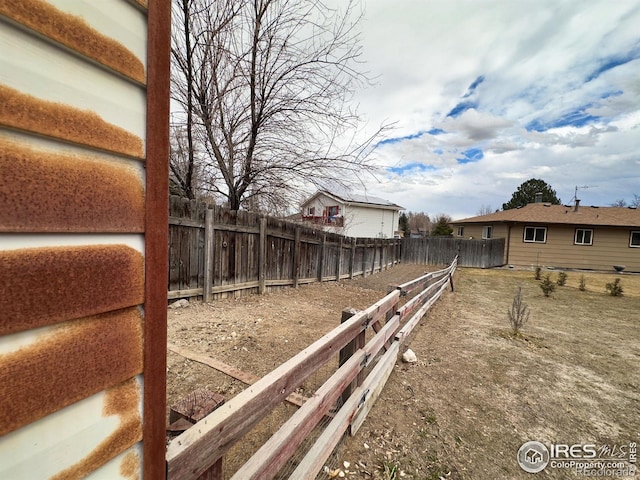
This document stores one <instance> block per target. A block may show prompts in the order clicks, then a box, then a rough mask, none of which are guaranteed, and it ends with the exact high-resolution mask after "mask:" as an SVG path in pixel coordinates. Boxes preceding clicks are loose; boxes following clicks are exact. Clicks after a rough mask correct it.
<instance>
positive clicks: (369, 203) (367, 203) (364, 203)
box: [303, 190, 404, 210]
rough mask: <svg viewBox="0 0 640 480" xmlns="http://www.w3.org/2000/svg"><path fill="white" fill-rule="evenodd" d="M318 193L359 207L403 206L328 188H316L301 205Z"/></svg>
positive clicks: (398, 207)
mask: <svg viewBox="0 0 640 480" xmlns="http://www.w3.org/2000/svg"><path fill="white" fill-rule="evenodd" d="M319 195H326V196H328V197H331V198H333V199H334V200H336V201H338V202H341V203H344V204H347V205H358V206H361V207H378V208H386V209H391V210H404V207H401V206H400V205H396V204H395V203H392V202H390V201H388V200H384V199H382V198H379V197H373V196H371V195H366V194H365V195H360V194H355V193H344V194H342V193H341V194H340V195H338V194H336V193H333V192H329V191H328V190H318V191H317V192H316V193H315V194H314V195H312V196H311V197H310V198H309V199H307V200H306V201H305V202H304V203H303V205H306V204H307V203H309V202H311V201H312V200H314V199H315V198H317V197H318V196H319Z"/></svg>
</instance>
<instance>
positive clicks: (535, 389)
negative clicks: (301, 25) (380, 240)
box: [168, 265, 640, 480]
mask: <svg viewBox="0 0 640 480" xmlns="http://www.w3.org/2000/svg"><path fill="white" fill-rule="evenodd" d="M423 272H424V267H422V269H421V268H420V267H416V266H408V265H405V266H398V267H395V268H393V269H390V270H388V271H386V272H383V273H382V274H377V275H374V276H371V277H368V278H365V279H358V280H353V281H346V282H341V283H339V284H336V283H329V284H322V285H319V284H317V285H309V286H304V287H301V288H300V289H298V290H285V291H283V292H279V293H274V294H270V295H267V296H264V297H258V296H252V297H243V298H240V299H237V300H233V299H230V300H224V301H219V302H215V303H213V304H210V305H198V304H196V305H193V306H191V307H188V308H186V309H183V310H171V311H170V316H169V319H170V325H169V336H170V339H171V341H173V342H175V343H178V344H180V345H182V346H184V347H187V348H190V349H193V350H194V351H198V352H200V353H205V354H208V355H210V356H214V357H216V358H219V359H221V360H223V361H226V362H227V363H230V364H232V365H234V366H236V367H239V368H241V369H244V370H246V371H248V372H251V373H256V374H260V375H263V374H265V373H267V372H268V371H270V370H271V369H273V368H274V367H275V366H277V365H278V364H279V363H281V362H282V361H284V360H286V359H287V358H289V357H291V356H292V355H293V354H295V353H297V352H298V351H299V350H300V349H302V348H304V347H305V346H307V345H309V344H310V343H312V342H313V341H314V340H315V339H317V338H318V337H319V336H320V335H322V334H323V333H325V332H326V331H328V330H330V329H331V328H333V327H335V326H336V325H337V323H338V322H339V317H340V311H341V310H342V309H343V308H345V307H348V306H354V307H357V308H364V307H366V306H368V305H370V304H371V303H373V301H375V300H377V299H379V298H381V297H382V296H383V295H384V294H385V293H386V286H387V284H389V283H401V282H402V281H406V280H409V279H411V278H415V277H416V276H418V275H420V274H421V273H423ZM580 275H582V273H580V272H568V281H567V285H566V286H564V287H557V288H556V291H555V292H554V293H553V294H552V296H551V297H550V298H545V297H544V296H543V294H542V290H541V289H540V288H539V286H538V282H537V281H535V279H534V274H533V271H514V270H477V269H459V270H458V272H457V273H456V277H455V286H456V291H455V292H453V293H452V292H447V293H445V295H444V297H443V298H442V299H441V300H440V301H439V302H438V303H437V304H436V305H435V307H434V309H433V310H432V312H431V313H430V314H429V315H428V316H427V317H425V318H424V319H423V320H422V322H421V325H420V326H418V327H417V329H416V331H415V334H414V335H413V337H412V338H411V339H410V347H411V348H412V349H413V350H414V351H415V352H416V354H417V356H418V359H419V361H418V363H417V364H412V365H406V364H402V363H398V364H397V365H396V367H395V369H394V372H393V373H392V375H391V377H390V379H389V382H388V383H387V387H386V388H385V390H384V391H383V393H382V395H381V397H380V399H379V400H378V402H377V403H376V405H375V406H374V408H373V409H372V411H371V413H370V415H369V417H368V419H367V421H366V422H365V424H364V426H363V427H362V428H361V430H360V431H359V432H358V434H357V436H355V437H351V438H348V439H347V440H346V442H345V444H344V445H343V446H342V447H341V449H340V450H339V451H338V452H337V457H336V458H335V459H333V462H334V463H333V465H334V466H335V465H338V466H340V465H342V462H343V461H349V462H350V464H351V469H350V471H351V472H353V474H350V475H348V478H353V479H374V480H375V479H389V478H391V477H390V475H391V473H390V472H393V471H395V472H396V475H397V477H396V478H397V480H400V479H401V478H406V479H419V480H425V479H436V480H437V479H439V478H440V477H442V478H445V479H456V478H464V479H479V480H484V479H517V478H529V479H530V478H533V477H532V475H531V474H526V473H524V472H523V471H522V470H521V469H520V467H519V466H518V464H517V461H516V452H517V450H518V448H519V447H520V446H521V445H522V443H524V442H525V441H528V440H540V441H543V442H546V443H550V442H566V443H579V442H593V443H600V444H601V443H609V444H614V443H618V444H620V443H622V442H628V441H631V440H634V441H636V442H637V441H639V440H640V438H638V436H639V432H640V376H639V375H638V371H639V368H638V367H640V308H639V307H640V275H628V274H623V275H617V274H613V273H612V274H598V273H591V272H589V273H584V275H585V280H586V286H587V291H584V292H582V291H580V290H579V289H578V286H579V281H580ZM616 277H619V278H621V279H622V286H623V288H624V291H625V293H624V296H622V297H617V298H615V297H611V296H609V295H608V294H607V293H606V291H605V284H606V283H608V282H611V281H612V280H613V279H614V278H616ZM552 278H553V279H554V280H555V279H556V278H557V272H552ZM518 286H522V291H523V295H524V300H525V302H526V303H528V304H529V306H530V308H531V318H530V321H529V324H528V325H526V326H525V327H524V329H523V330H522V336H520V337H514V336H513V335H511V333H510V328H509V323H508V320H507V309H508V307H509V306H510V305H511V302H512V300H513V296H514V295H515V294H516V292H517V288H518ZM168 381H169V385H168V387H169V392H168V393H169V401H170V403H171V401H174V400H175V399H177V398H179V397H180V396H181V395H183V394H186V393H188V392H189V391H190V390H193V389H194V388H197V387H201V386H203V387H207V388H210V389H212V390H214V391H218V392H220V393H222V394H224V395H225V396H226V397H227V398H230V397H231V396H233V395H234V394H235V393H237V392H238V391H240V390H242V389H243V388H244V386H242V385H241V384H240V382H238V381H236V380H233V379H230V378H229V377H225V376H224V375H223V374H220V373H218V372H215V371H213V370H212V369H209V368H207V367H204V366H202V365H199V364H197V363H195V362H190V361H188V360H186V359H184V358H182V357H179V356H177V355H175V354H169V371H168ZM304 393H306V394H309V393H310V391H305V392H304ZM282 408H283V409H287V412H281V413H283V414H285V413H286V415H288V414H290V412H289V410H290V409H291V408H293V407H282ZM286 415H285V416H286ZM279 421H280V420H278V419H273V420H270V419H267V420H266V426H265V427H264V430H265V431H269V432H270V433H274V431H275V430H276V429H277V425H278V424H279ZM250 443H252V442H251V441H248V440H247V441H244V442H242V443H241V444H240V445H239V446H238V449H236V450H234V451H233V452H232V453H231V455H230V458H228V459H227V460H226V462H227V463H226V464H227V467H228V469H227V472H228V473H227V475H229V472H230V471H233V466H234V464H237V463H238V462H241V461H242V460H241V457H243V456H244V453H246V452H244V450H249V449H250V448H249V447H252V445H250ZM365 444H366V446H365ZM400 473H403V474H404V476H403V477H401V476H400ZM539 475H540V476H541V477H544V478H574V477H573V476H572V475H568V474H567V472H563V471H553V470H552V471H549V470H547V471H545V473H544V474H539Z"/></svg>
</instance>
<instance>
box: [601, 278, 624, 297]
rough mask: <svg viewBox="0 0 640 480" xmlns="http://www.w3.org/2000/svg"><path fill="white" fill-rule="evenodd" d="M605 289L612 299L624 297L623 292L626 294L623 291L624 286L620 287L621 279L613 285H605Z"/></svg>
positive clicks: (617, 279) (616, 280)
mask: <svg viewBox="0 0 640 480" xmlns="http://www.w3.org/2000/svg"><path fill="white" fill-rule="evenodd" d="M605 288H606V289H607V291H608V292H609V295H611V296H612V297H620V296H622V292H624V290H623V289H622V285H620V279H619V278H616V279H615V280H614V281H613V282H612V283H607V284H606V285H605Z"/></svg>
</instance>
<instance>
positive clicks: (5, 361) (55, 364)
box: [0, 308, 142, 443]
mask: <svg viewBox="0 0 640 480" xmlns="http://www.w3.org/2000/svg"><path fill="white" fill-rule="evenodd" d="M140 372H142V315H141V314H140V311H139V310H138V309H137V308H129V309H125V310H120V311H116V312H109V313H106V314H102V315H96V316H94V317H89V318H86V319H80V320H75V321H71V322H67V323H64V324H61V325H58V326H56V327H55V328H53V329H52V330H51V331H50V332H48V334H47V335H44V336H43V337H41V338H40V339H39V340H38V341H36V342H34V343H32V344H29V345H25V346H23V347H22V348H20V349H18V350H16V351H14V352H10V353H6V354H4V355H0V398H2V409H1V410H0V435H4V434H6V433H9V432H11V431H13V430H16V429H17V428H20V427H22V426H24V425H26V424H28V423H30V422H33V421H35V420H38V419H40V418H42V417H44V416H45V415H48V414H50V413H53V412H56V411H58V410H60V409H61V408H63V407H66V406H68V405H70V404H72V403H74V402H77V401H78V400H81V399H83V398H86V397H88V396H90V395H93V394H95V393H97V392H99V391H101V390H104V389H105V388H109V387H111V386H113V385H117V384H118V383H121V382H123V381H125V380H127V379H129V378H132V377H134V376H135V375H137V374H138V373H140ZM134 397H135V398H139V393H136V394H135V395H133V393H131V392H130V393H129V394H128V396H121V395H114V394H111V395H110V396H108V399H107V400H106V401H105V414H106V415H112V414H114V413H117V412H119V411H121V410H122V409H125V408H126V406H127V405H128V403H127V402H132V401H134V400H132V398H134ZM136 401H137V400H136ZM139 436H140V434H139V433H138V434H137V436H136V438H137V437H139ZM133 441H135V439H133V440H132V441H131V443H133Z"/></svg>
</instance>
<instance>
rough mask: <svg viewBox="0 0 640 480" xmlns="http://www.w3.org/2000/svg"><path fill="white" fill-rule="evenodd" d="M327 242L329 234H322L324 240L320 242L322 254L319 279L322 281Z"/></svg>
mask: <svg viewBox="0 0 640 480" xmlns="http://www.w3.org/2000/svg"><path fill="white" fill-rule="evenodd" d="M326 243H327V235H326V234H325V233H323V234H322V242H321V243H320V255H318V281H319V282H322V271H323V269H324V255H325V251H324V250H325V248H326Z"/></svg>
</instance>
